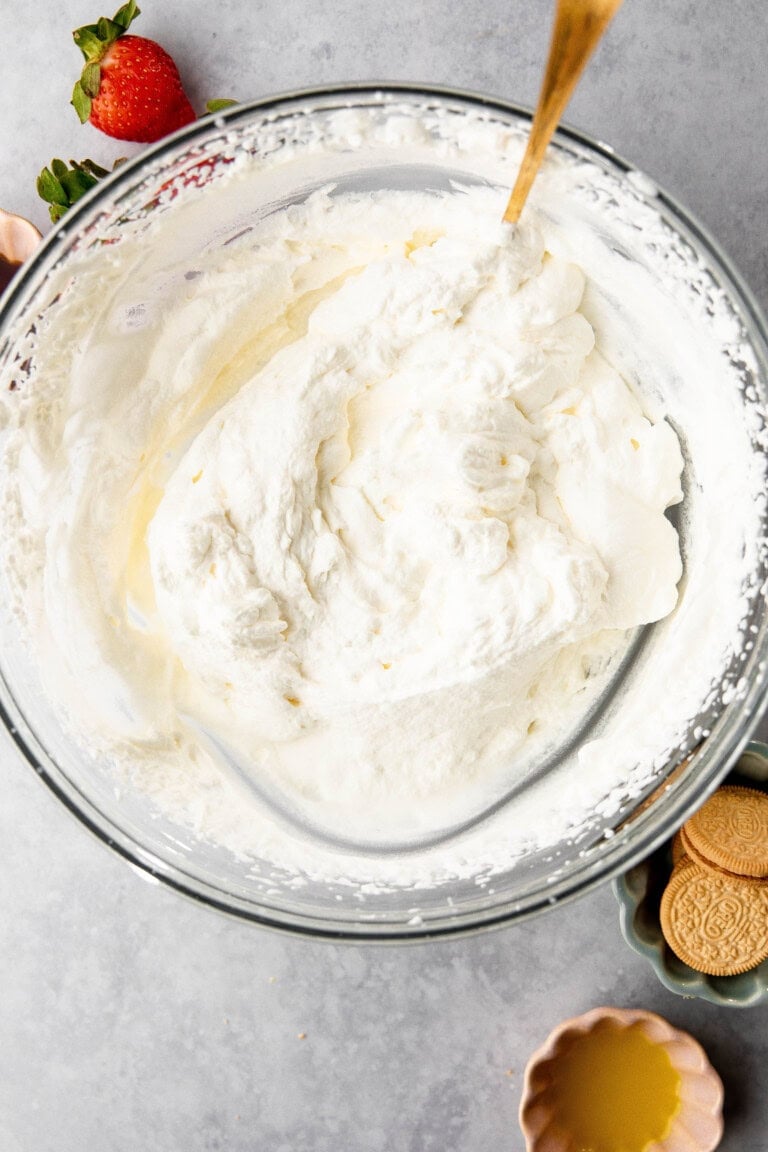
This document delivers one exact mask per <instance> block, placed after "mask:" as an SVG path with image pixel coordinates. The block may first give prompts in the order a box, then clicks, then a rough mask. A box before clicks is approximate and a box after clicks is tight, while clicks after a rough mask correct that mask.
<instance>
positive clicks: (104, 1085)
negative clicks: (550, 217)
mask: <svg viewBox="0 0 768 1152" xmlns="http://www.w3.org/2000/svg"><path fill="white" fill-rule="evenodd" d="M100 2H101V0H93V2H91V0H88V2H85V0H77V2H76V3H75V2H67V0H57V2H56V3H54V2H53V0H36V2H34V3H31V4H28V5H26V4H21V3H13V2H12V0H0V44H3V45H13V48H12V49H9V48H6V52H5V56H4V63H3V70H2V72H1V73H0V97H1V98H2V108H3V115H2V117H0V158H1V160H2V163H1V166H0V206H2V207H4V208H9V209H13V210H15V211H18V212H21V213H22V214H25V215H29V216H32V217H33V218H34V219H35V220H36V221H37V222H38V223H39V224H41V225H42V224H43V222H44V220H45V210H44V208H43V207H42V205H38V203H37V202H36V200H35V194H34V176H35V174H36V173H37V171H38V170H39V169H40V167H42V165H43V164H45V163H47V162H48V161H49V160H50V158H51V157H52V156H54V155H59V156H64V157H65V158H69V157H70V156H72V157H75V158H81V157H83V156H86V155H90V156H92V157H93V158H94V159H96V160H102V161H105V160H110V159H111V158H112V157H114V156H116V155H118V154H120V153H121V152H123V153H124V152H132V151H134V150H135V149H134V148H132V147H131V146H128V147H125V146H122V145H113V144H112V143H111V142H109V141H107V139H106V138H105V137H102V136H100V135H99V134H98V133H96V132H95V131H93V130H92V129H91V128H90V127H85V128H81V127H79V125H78V123H77V120H76V118H75V115H74V112H73V111H72V109H70V108H68V107H67V102H68V100H69V94H70V91H71V87H72V84H73V82H74V79H75V78H76V76H77V73H78V71H79V53H78V52H77V51H76V49H75V48H74V46H73V45H72V43H71V40H70V37H69V33H70V31H71V29H72V28H74V27H76V26H77V25H79V24H82V23H85V22H88V21H92V20H94V19H95V18H96V17H97V16H99V15H102V14H106V15H111V8H110V7H109V6H107V7H105V8H99V7H98V5H99V3H100ZM116 4H117V0H115V6H116ZM144 8H145V11H144V14H143V15H142V17H141V19H140V21H139V23H138V25H137V27H136V31H137V32H138V33H144V34H146V35H150V36H155V37H156V38H157V39H159V40H161V42H162V43H163V44H164V45H165V47H166V48H168V49H169V50H170V51H171V52H172V54H173V55H174V56H175V58H176V60H177V62H178V64H179V66H180V68H181V71H182V75H183V76H184V79H185V81H186V83H187V87H188V90H189V92H190V95H191V96H192V98H193V101H194V102H195V103H196V105H197V106H198V107H199V106H201V104H202V102H203V101H204V99H206V98H207V97H209V96H213V95H218V96H222V95H227V96H234V97H238V98H240V99H246V98H249V97H253V96H259V95H262V94H265V93H268V92H272V91H277V90H283V89H287V88H292V87H297V86H300V85H305V84H317V83H327V82H331V81H339V80H369V79H377V80H383V79H402V80H416V81H418V80H422V81H430V82H435V83H449V84H454V85H458V86H463V87H467V88H474V89H477V90H483V91H487V92H489V93H492V94H497V95H500V96H503V97H507V98H510V99H513V100H516V101H519V102H522V103H528V104H531V103H533V102H534V100H535V97H536V91H537V88H538V80H539V76H540V67H541V62H542V60H543V58H544V56H545V53H546V45H547V40H548V23H549V11H550V4H549V3H548V2H544V0H487V2H486V3H480V2H478V0H466V2H465V3H464V4H463V5H459V4H454V3H448V2H445V0H421V2H418V0H416V2H414V0H411V2H407V3H406V2H404V0H394V2H393V3H391V4H389V5H383V4H379V3H372V2H366V0H311V2H310V0H280V2H279V3H278V2H277V0H270V2H267V3H263V2H262V3H255V2H251V3H249V2H247V0H220V2H219V3H218V4H210V3H209V4H207V5H206V4H203V3H202V0H192V2H184V0H145V3H144ZM765 49H766V8H765V4H764V0H732V2H730V3H727V4H723V3H722V2H715V0H699V2H696V3H695V2H692V0H687V2H679V3H676V4H661V3H658V2H657V0H626V4H625V6H624V8H623V10H622V11H621V12H620V14H619V16H618V17H617V20H616V22H615V25H614V27H613V29H612V30H611V32H610V34H609V38H608V40H607V41H606V43H605V44H604V45H603V46H602V47H601V49H600V51H599V54H598V56H597V57H596V58H595V61H594V63H593V66H592V68H591V70H590V72H589V73H588V75H587V76H586V78H585V79H584V81H583V83H582V87H581V89H580V91H579V92H578V94H577V96H576V98H575V100H574V102H573V104H572V106H571V109H570V111H569V114H568V120H569V121H570V122H571V123H572V124H574V125H576V126H577V127H580V128H583V129H585V130H586V131H588V132H590V133H592V134H593V135H596V136H598V137H599V138H601V139H602V140H605V141H608V142H610V143H611V144H612V145H613V146H614V147H615V148H616V150H617V151H618V152H620V153H623V154H624V155H626V156H627V157H628V158H630V159H632V160H633V161H634V162H635V163H637V164H638V165H639V166H640V167H642V168H644V169H645V170H646V171H647V172H648V173H649V174H650V175H651V176H653V177H654V178H655V179H656V180H657V181H658V182H659V183H660V184H661V185H662V186H663V187H665V188H666V189H667V190H668V191H670V192H672V193H673V194H675V195H676V196H677V197H678V198H679V199H680V200H682V201H683V203H685V204H686V205H687V206H688V207H689V208H690V209H692V210H693V212H694V213H696V214H698V215H699V216H700V218H701V219H702V220H703V222H704V223H705V224H707V225H708V226H709V228H710V229H711V230H712V231H713V232H714V233H715V235H716V236H717V237H718V238H719V240H720V241H721V243H722V244H723V246H724V247H725V248H726V250H727V251H728V252H729V253H730V255H731V256H732V257H733V258H734V260H735V261H736V263H737V264H738V265H739V266H740V267H741V269H742V271H743V272H744V274H745V275H746V277H747V279H748V280H749V281H750V283H751V284H752V287H753V288H754V289H755V290H756V291H757V293H758V295H759V297H760V298H761V301H762V303H763V305H764V306H765V304H766V302H768V239H766V192H767V191H768V148H767V147H766V132H765V120H764V117H765V109H766V107H768V69H767V68H766V64H765ZM0 747H1V748H2V765H3V787H2V801H0V844H1V845H2V860H3V864H2V871H1V872H0V875H1V876H2V884H1V885H0V925H2V929H1V930H0V1152H91V1150H93V1152H134V1150H136V1149H142V1152H177V1150H178V1152H203V1150H206V1152H213V1150H221V1152H224V1150H226V1152H400V1150H403V1152H406V1150H408V1152H427V1150H431V1149H434V1150H435V1152H498V1150H500V1149H509V1150H510V1152H518V1150H520V1149H521V1148H522V1139H521V1137H520V1135H519V1132H518V1127H517V1121H516V1110H517V1104H518V1100H519V1093H520V1085H521V1074H522V1069H523V1067H524V1064H525V1061H526V1058H527V1055H528V1053H529V1052H530V1051H531V1049H532V1048H533V1047H535V1046H537V1045H538V1044H539V1043H540V1042H541V1041H542V1040H543V1039H544V1037H545V1035H546V1033H547V1031H548V1030H549V1029H550V1027H552V1026H553V1025H554V1024H555V1023H556V1022H557V1021H558V1020H560V1019H561V1018H562V1017H563V1016H565V1015H569V1014H571V1013H574V1012H579V1011H582V1010H585V1009H587V1008H589V1007H592V1006H594V1005H596V1004H599V1003H612V1004H619V1005H634V1006H643V1007H648V1008H652V1009H655V1010H658V1011H661V1012H662V1013H664V1014H665V1015H667V1016H668V1017H669V1019H670V1020H672V1021H673V1023H675V1024H677V1025H680V1026H682V1027H686V1028H689V1029H690V1030H691V1031H692V1032H693V1033H694V1034H695V1035H696V1036H698V1037H699V1039H700V1040H701V1041H702V1042H703V1043H704V1044H705V1046H706V1047H707V1049H708V1051H709V1052H710V1054H711V1056H712V1059H713V1061H714V1063H715V1064H716V1066H717V1067H718V1069H719V1070H720V1072H721V1074H722V1075H723V1078H724V1080H725V1084H726V1101H727V1111H726V1115H727V1132H726V1138H725V1140H724V1143H723V1145H722V1148H723V1149H724V1152H766V1149H767V1148H768V1071H766V1069H767V1068H768V1028H767V1027H766V1026H767V1025H768V1009H755V1010H751V1011H748V1012H742V1013H738V1012H735V1011H725V1010H722V1009H720V1010H718V1009H716V1008H713V1007H711V1006H709V1005H706V1004H701V1003H699V1002H690V1001H685V1000H682V999H678V998H676V997H674V996H672V995H671V994H669V993H667V992H666V991H665V990H664V989H663V988H661V987H660V986H659V985H658V984H657V982H656V981H655V978H654V977H653V974H652V973H651V971H650V970H649V969H648V968H647V966H646V965H645V964H644V962H643V961H642V960H641V959H640V958H639V957H637V956H635V955H634V953H631V952H629V951H628V950H627V949H626V948H625V947H624V945H623V944H622V942H621V939H620V936H619V931H618V925H617V917H616V910H615V907H614V904H613V898H612V896H611V894H610V892H609V891H608V890H605V889H604V890H601V891H600V892H598V893H596V894H594V895H592V896H590V897H588V898H586V899H584V900H582V901H581V902H579V903H578V904H576V905H574V906H572V907H569V908H565V909H562V910H558V911H557V912H555V913H553V914H551V915H550V916H548V917H546V918H544V919H543V920H540V921H535V922H533V923H531V924H526V925H522V926H520V927H517V928H513V929H510V930H508V931H505V932H501V933H497V934H495V935H491V936H487V937H482V938H477V939H474V940H468V941H463V942H454V943H449V944H439V945H429V946H423V947H418V948H410V949H402V948H401V949H391V950H385V949H355V948H339V947H331V946H329V945H319V944H312V943H305V942H302V941H294V940H288V939H282V938H280V937H277V936H274V935H269V934H267V933H265V932H262V931H259V930H257V929H255V928H251V927H248V926H245V925H241V924H239V923H235V922H230V921H228V920H225V919H223V918H220V917H218V916H217V915H215V914H214V913H209V912H206V911H203V910H202V909H198V908H196V907H193V906H191V905H189V904H187V903H186V902H185V901H183V900H182V899H181V898H180V897H177V896H175V895H173V894H172V893H170V892H167V891H165V890H163V889H161V888H158V887H155V886H152V885H149V884H147V883H145V882H142V880H140V879H139V878H138V877H137V876H135V875H134V874H132V873H131V872H130V871H129V869H128V868H127V867H126V866H125V865H124V864H123V863H122V862H120V861H118V860H116V859H113V858H112V857H111V856H110V855H109V854H108V852H107V851H106V850H105V849H103V848H102V847H101V846H100V845H98V844H96V843H95V842H93V841H92V840H91V839H90V838H89V837H88V835H87V834H86V833H85V832H84V831H83V830H81V829H80V828H79V827H78V826H77V825H76V824H75V822H74V821H73V820H71V819H70V817H69V816H68V815H67V814H66V813H65V812H63V811H62V810H60V808H59V807H58V805H57V803H56V801H55V800H54V799H53V798H52V796H50V795H49V794H48V793H47V792H46V790H45V789H44V788H43V787H42V786H41V785H40V784H39V783H38V781H37V780H36V779H35V778H34V776H33V774H32V773H31V772H30V770H29V769H28V768H27V767H26V766H24V765H23V764H21V763H20V762H19V760H18V759H17V758H16V757H15V755H14V753H13V752H12V750H11V749H10V748H9V746H8V745H7V744H2V745H1V746H0ZM300 1034H305V1038H304V1039H299V1035H300Z"/></svg>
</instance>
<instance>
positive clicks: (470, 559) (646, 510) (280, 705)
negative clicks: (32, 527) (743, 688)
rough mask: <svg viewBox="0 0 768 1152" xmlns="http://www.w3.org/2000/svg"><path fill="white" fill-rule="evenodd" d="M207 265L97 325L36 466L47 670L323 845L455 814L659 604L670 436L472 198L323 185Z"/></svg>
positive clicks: (567, 290)
mask: <svg viewBox="0 0 768 1152" xmlns="http://www.w3.org/2000/svg"><path fill="white" fill-rule="evenodd" d="M196 271H197V272H199V275H196V276H195V277H194V278H193V279H192V280H191V281H188V282H187V284H186V288H185V291H184V292H183V293H179V294H178V295H177V297H176V299H175V300H174V301H173V304H172V305H171V307H170V308H169V309H168V310H167V311H166V312H165V313H164V315H163V317H162V321H161V322H159V323H157V324H155V325H154V326H147V327H145V328H143V329H141V330H140V331H139V333H138V334H137V333H136V331H135V329H134V330H130V329H129V336H128V338H126V336H125V335H124V334H123V333H121V325H123V326H124V323H125V315H124V313H123V312H121V311H120V310H117V311H116V312H113V313H111V314H108V315H106V316H102V317H101V318H100V319H99V321H98V322H97V323H95V324H94V325H93V328H92V330H91V331H90V332H89V333H88V336H87V339H86V340H85V342H84V346H83V349H82V353H81V355H80V356H78V357H77V362H76V364H75V365H74V370H73V373H72V380H73V386H72V387H71V388H70V389H69V391H68V393H67V394H66V395H64V396H62V397H61V402H62V403H63V405H64V408H63V411H62V416H61V419H62V430H63V435H62V442H61V444H60V445H57V446H56V449H55V452H53V453H52V454H51V455H50V457H49V458H47V459H46V458H45V457H44V458H42V459H41V460H40V461H39V464H40V467H41V469H42V470H43V473H44V475H45V478H46V487H47V489H48V492H49V493H50V494H51V495H54V494H55V495H54V499H52V500H49V501H45V520H46V524H47V529H46V535H47V543H46V549H45V551H46V557H45V565H44V569H43V579H42V589H41V591H42V620H43V622H44V625H45V628H46V631H47V632H48V634H49V635H50V639H51V643H52V645H53V647H54V648H55V651H56V660H55V665H56V668H57V677H56V679H57V682H60V681H61V680H64V681H65V682H66V683H68V684H71V685H72V686H73V688H74V686H75V685H76V686H77V688H76V691H77V692H78V693H81V692H82V691H83V688H84V686H85V685H87V690H86V696H87V699H88V709H87V712H86V713H85V714H83V713H82V709H78V713H79V722H80V723H82V724H84V725H85V726H87V732H88V739H89V740H90V741H95V742H96V744H97V745H98V747H99V748H100V749H101V750H102V751H106V752H107V753H116V752H119V754H120V755H121V756H122V757H125V755H126V753H127V754H128V755H129V757H133V758H135V759H137V760H141V759H146V758H148V757H149V758H154V757H156V756H157V755H158V751H159V750H162V751H163V753H164V754H166V755H171V756H174V755H175V756H177V757H178V758H179V759H189V758H190V757H191V756H193V755H194V756H198V757H200V756H204V757H212V758H213V759H214V760H216V759H217V757H219V758H221V759H222V760H224V761H226V760H227V758H228V753H229V754H231V756H232V757H234V758H235V761H236V763H237V764H239V765H241V766H246V768H245V771H246V774H247V775H248V776H249V777H251V778H253V779H254V780H255V781H256V782H257V783H258V780H259V778H260V777H265V778H267V779H268V781H269V784H270V787H272V788H274V789H277V790H279V791H280V792H282V793H283V794H285V796H286V799H287V801H288V803H289V804H291V805H293V806H294V808H296V809H298V810H300V811H301V812H303V813H304V815H305V817H307V819H311V820H313V821H315V822H317V823H318V824H319V825H320V826H321V827H322V828H324V829H326V830H327V831H329V832H334V833H339V834H340V833H342V832H343V831H344V830H345V829H349V828H350V827H353V828H354V834H355V836H357V837H360V838H362V839H372V840H381V839H383V840H387V841H396V840H397V839H398V837H401V836H402V835H403V834H405V833H409V832H413V831H418V832H420V833H422V834H434V833H435V832H436V831H438V830H439V829H440V828H441V827H443V826H445V825H449V824H450V823H451V822H454V823H455V822H461V821H462V820H463V819H466V818H467V817H468V816H469V815H471V814H472V812H473V811H474V810H476V809H479V808H481V807H482V805H483V804H487V803H488V802H490V801H491V800H493V799H496V798H498V796H500V795H502V794H503V793H504V791H506V790H509V789H510V788H511V787H513V786H516V785H518V784H519V783H520V782H521V780H523V779H524V778H525V775H526V773H527V772H528V771H529V769H530V765H531V759H532V755H533V753H534V752H535V753H536V754H537V755H542V752H543V750H544V749H545V748H547V747H551V746H554V745H556V744H557V743H558V742H559V741H560V740H561V739H562V735H563V731H564V730H568V728H569V727H572V726H573V725H574V723H575V722H576V721H577V720H578V718H579V716H580V715H582V714H583V713H584V712H585V710H586V708H587V707H588V705H589V704H590V703H591V701H592V698H593V695H594V685H596V684H601V683H603V682H604V676H602V677H601V676H600V675H598V673H601V672H603V673H604V672H605V670H606V669H607V668H608V667H609V666H610V665H611V663H612V661H614V660H615V658H616V656H617V654H619V653H620V652H621V651H622V650H623V648H624V647H625V646H626V643H627V636H628V632H629V631H630V630H632V629H634V628H636V627H637V626H638V625H641V624H646V623H649V622H651V621H654V620H658V619H660V618H661V617H663V616H665V615H666V614H667V613H668V612H670V611H671V610H672V609H673V608H674V605H675V601H676V596H677V591H676V585H677V582H678V580H679V578H680V575H681V563H680V554H679V548H678V541H677V534H676V532H675V530H674V528H673V527H672V525H671V524H670V523H669V521H668V520H667V519H666V518H665V515H664V512H665V509H666V508H668V507H669V506H670V505H671V504H674V503H675V502H677V501H679V500H680V499H681V496H682V493H681V490H680V473H681V470H682V458H681V455H680V449H679V445H678V442H677V439H676V436H675V434H674V432H673V431H672V429H671V428H670V427H669V425H667V424H666V423H665V422H664V421H657V422H655V423H652V422H651V421H649V420H648V419H647V418H646V417H645V416H644V415H643V412H642V409H641V407H640V404H639V403H638V400H637V399H636V397H635V396H634V395H633V393H632V392H631V391H630V389H629V388H628V387H627V385H626V383H625V382H624V381H623V380H622V379H621V377H620V376H619V375H618V373H617V372H616V371H615V370H613V369H612V368H611V367H610V365H609V364H608V363H607V362H606V361H605V360H604V359H603V357H602V356H601V355H600V352H599V350H598V349H597V348H596V347H595V339H594V333H593V330H592V328H591V326H590V324H589V323H588V322H587V320H586V319H585V318H584V316H583V315H582V314H581V312H580V311H579V308H580V304H581V300H582V296H583V292H584V275H583V273H582V272H581V271H580V269H579V268H578V267H577V266H576V265H574V264H573V263H570V262H568V261H566V260H564V259H562V258H559V257H557V256H553V255H552V254H551V253H550V252H549V251H548V249H547V244H546V238H545V235H544V232H543V231H542V230H541V229H540V228H539V227H538V226H536V225H534V224H531V225H528V226H525V227H522V228H520V229H518V230H516V231H513V230H512V229H510V228H508V227H507V226H504V225H501V224H500V223H499V221H498V196H497V195H496V194H495V193H491V192H488V191H487V190H478V189H476V190H473V191H471V192H469V193H466V194H463V195H444V196H441V197H438V196H433V195H428V194H424V193H418V194H416V193H404V192H403V193H398V192H390V193H384V194H378V195H375V196H345V197H334V196H332V195H330V194H329V193H328V192H327V191H322V192H319V193H316V194H315V195H314V196H313V197H311V199H310V200H309V201H308V202H307V203H305V204H304V205H301V206H294V207H292V208H290V209H287V210H285V211H283V212H281V213H277V214H275V215H273V216H271V217H269V218H268V219H267V220H266V221H265V222H264V223H263V224H262V226H261V227H260V228H259V230H258V233H257V234H256V235H255V236H254V237H252V238H251V241H250V242H249V245H248V247H247V248H246V249H245V250H243V251H241V252H240V253H238V254H237V255H235V256H233V257H229V258H227V259H225V260H224V261H223V262H222V261H221V259H220V257H216V258H215V259H214V260H212V261H210V262H209V265H208V266H206V265H203V266H202V267H201V268H199V269H198V270H196ZM121 345H125V346H126V348H130V354H129V356H127V357H126V356H123V355H122V354H121ZM222 771H226V765H223V766H222Z"/></svg>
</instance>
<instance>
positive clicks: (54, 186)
mask: <svg viewBox="0 0 768 1152" xmlns="http://www.w3.org/2000/svg"><path fill="white" fill-rule="evenodd" d="M55 163H56V161H55V160H54V161H53V164H55ZM52 166H53V165H52ZM37 194H38V196H40V198H41V199H43V200H45V201H46V202H47V203H48V204H63V205H64V206H66V205H67V194H66V192H65V191H64V188H63V187H62V185H61V182H60V181H59V180H57V179H56V177H55V176H54V174H53V172H52V171H51V169H50V168H43V170H42V172H41V173H40V175H39V176H38V178H37Z"/></svg>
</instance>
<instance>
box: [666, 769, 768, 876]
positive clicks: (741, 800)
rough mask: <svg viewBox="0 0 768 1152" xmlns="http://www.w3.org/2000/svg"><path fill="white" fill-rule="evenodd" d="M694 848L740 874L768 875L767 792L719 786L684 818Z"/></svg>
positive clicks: (729, 870) (728, 869)
mask: <svg viewBox="0 0 768 1152" xmlns="http://www.w3.org/2000/svg"><path fill="white" fill-rule="evenodd" d="M685 832H686V836H687V839H688V841H689V842H690V844H691V845H692V847H693V848H694V849H696V851H697V852H698V853H700V854H701V855H702V856H704V857H705V858H706V859H707V860H709V861H711V862H712V863H713V864H716V865H718V867H720V868H725V869H726V870H727V871H728V872H735V873H738V874H739V875H741V876H758V877H759V876H768V796H766V795H764V794H763V793H762V792H758V791H756V790H755V789H753V788H741V787H738V786H735V785H734V786H731V785H727V786H726V787H724V788H719V789H718V790H717V792H715V793H714V794H713V795H712V796H710V798H709V800H707V802H706V804H705V805H704V806H703V807H702V808H700V809H699V811H698V812H697V813H696V814H695V815H694V816H692V817H691V818H690V820H688V821H687V822H686V825H685Z"/></svg>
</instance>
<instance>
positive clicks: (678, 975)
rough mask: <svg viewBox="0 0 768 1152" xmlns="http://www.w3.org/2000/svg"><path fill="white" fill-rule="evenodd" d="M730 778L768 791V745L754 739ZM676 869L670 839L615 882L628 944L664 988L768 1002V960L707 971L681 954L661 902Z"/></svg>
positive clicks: (733, 1002)
mask: <svg viewBox="0 0 768 1152" xmlns="http://www.w3.org/2000/svg"><path fill="white" fill-rule="evenodd" d="M728 783H730V784H746V785H748V786H749V787H751V788H759V789H760V790H761V791H762V792H766V793H768V744H758V743H754V742H753V743H752V744H748V745H747V747H746V749H745V750H744V752H743V753H742V755H741V758H740V759H739V761H738V763H737V765H736V768H735V769H734V771H733V772H732V773H731V774H730V776H729V777H728ZM670 870H671V859H670V854H669V844H665V845H663V846H662V847H661V848H660V849H659V850H658V851H656V852H654V853H653V855H652V856H649V857H648V859H647V860H643V861H641V862H640V863H639V864H636V865H635V867H634V868H630V870H629V871H628V872H625V873H624V875H623V876H619V877H617V878H616V879H615V880H614V881H613V891H614V895H615V896H616V899H617V901H618V904H619V917H620V924H621V934H622V936H623V937H624V939H625V940H626V942H627V944H629V946H630V948H632V949H633V950H634V951H635V952H637V953H638V954H639V955H640V956H644V957H645V958H646V960H648V962H649V963H650V965H651V967H652V968H653V970H654V972H655V973H656V975H657V976H658V978H659V980H660V981H661V983H662V984H663V985H664V987H665V988H668V989H669V990H670V992H675V993H676V994H677V995H678V996H689V997H698V999H700V1000H708V1001H709V1002H710V1004H721V1005H723V1006H724V1007H728V1008H751V1007H753V1006H754V1005H755V1004H765V1003H768V960H764V961H763V963H762V964H759V965H758V966H757V968H753V969H752V971H751V972H743V973H742V974H741V975H740V976H706V975H704V974H703V973H702V972H696V971H695V969H693V968H689V967H688V965H687V964H684V963H683V961H682V960H679V959H678V958H677V956H675V954H674V952H673V951H672V950H671V948H670V947H669V945H668V944H667V942H666V940H665V939H664V936H663V934H662V931H661V924H660V922H659V903H660V901H661V894H662V892H663V891H664V888H665V886H666V883H667V880H668V879H669V874H670Z"/></svg>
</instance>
